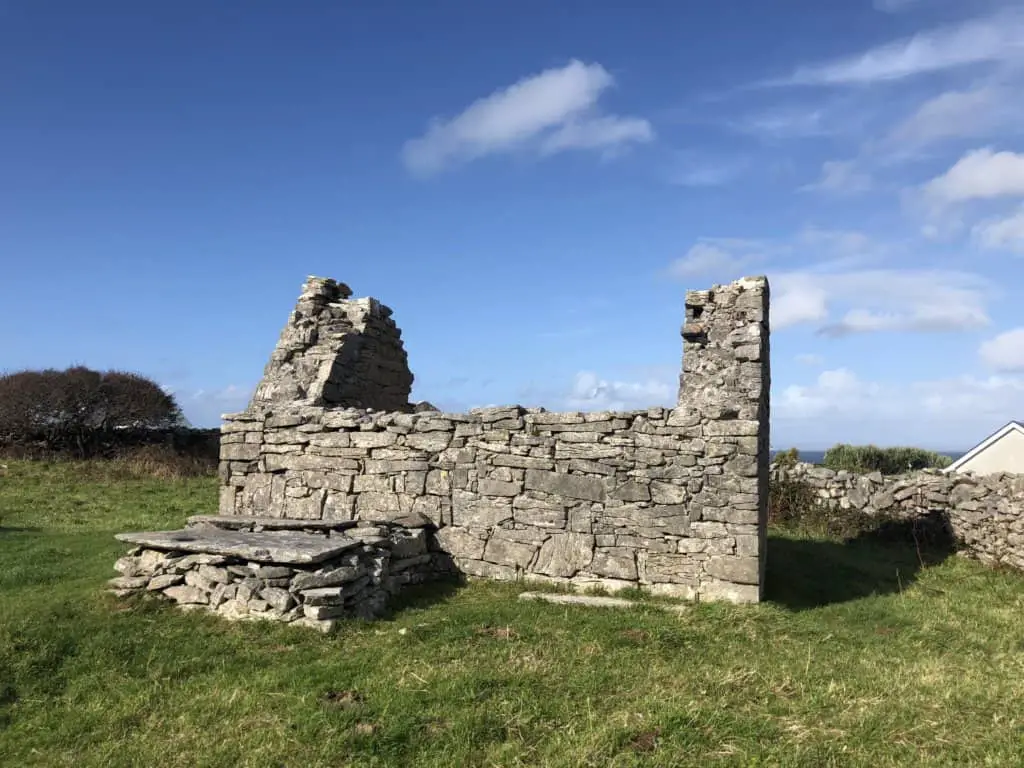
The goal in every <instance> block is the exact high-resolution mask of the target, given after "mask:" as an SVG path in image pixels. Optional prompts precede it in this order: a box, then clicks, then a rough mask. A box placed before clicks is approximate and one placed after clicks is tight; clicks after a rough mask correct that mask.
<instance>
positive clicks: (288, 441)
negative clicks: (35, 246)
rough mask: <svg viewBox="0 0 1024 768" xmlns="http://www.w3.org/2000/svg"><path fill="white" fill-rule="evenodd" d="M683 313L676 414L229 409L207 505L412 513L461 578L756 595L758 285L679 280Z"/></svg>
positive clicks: (759, 575) (318, 516) (761, 284)
mask: <svg viewBox="0 0 1024 768" xmlns="http://www.w3.org/2000/svg"><path fill="white" fill-rule="evenodd" d="M686 307H687V310H686V311H687V316H686V324H685V325H684V327H683V338H684V374H683V377H682V381H681V386H680V398H679V405H678V406H677V407H675V408H651V409H648V410H644V411H633V412H628V413H612V412H602V413H550V412H547V411H545V410H543V409H527V408H522V407H520V406H510V407H503V408H488V409H478V410H474V411H471V412H469V413H467V414H449V413H440V412H436V411H432V412H430V411H428V412H421V413H409V412H402V409H391V410H388V411H384V412H382V411H376V410H370V409H368V408H367V406H366V404H365V403H360V404H359V405H360V406H361V407H354V408H340V407H328V406H325V405H324V404H323V403H322V402H316V401H315V400H310V399H307V400H305V401H302V400H299V401H290V402H280V403H277V402H273V403H267V402H265V403H263V405H262V407H253V408H250V409H248V410H247V411H245V412H243V413H239V414H231V415H228V416H226V417H225V421H224V424H223V428H222V445H221V479H222V486H221V500H220V514H221V515H256V516H271V517H281V518H302V519H310V520H349V519H354V520H360V521H363V522H369V523H386V522H388V521H393V520H398V519H404V518H406V517H408V516H410V515H411V516H414V517H422V518H425V519H427V520H428V521H429V522H430V531H431V543H430V546H431V548H432V550H434V551H439V552H443V553H447V554H448V555H450V557H451V559H452V561H453V562H454V564H455V566H456V567H457V568H458V569H459V570H460V571H462V572H463V573H465V574H469V575H472V576H482V577H490V578H498V579H516V578H525V579H533V580H546V581H553V582H558V583H564V584H571V585H574V586H582V585H600V586H603V587H606V588H609V589H618V588H623V587H635V586H641V587H644V588H646V589H649V590H650V591H652V592H655V593H660V594H667V595H673V596H680V597H686V598H697V599H704V600H715V599H725V600H731V601H735V602H755V601H757V600H759V599H760V598H761V596H762V589H763V584H764V577H763V576H764V561H765V526H766V521H767V482H768V458H767V457H768V451H767V446H768V391H769V385H770V378H769V363H768V361H769V356H768V284H767V281H766V280H765V279H764V278H749V279H745V280H741V281H737V282H735V283H732V284H730V285H726V286H715V287H714V288H713V289H712V290H710V291H691V292H690V293H688V294H687V297H686ZM275 354H276V353H275ZM268 370H269V366H268ZM299 389H301V387H299Z"/></svg>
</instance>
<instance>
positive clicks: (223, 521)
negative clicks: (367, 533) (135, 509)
mask: <svg viewBox="0 0 1024 768" xmlns="http://www.w3.org/2000/svg"><path fill="white" fill-rule="evenodd" d="M188 524H189V525H203V524H206V525H212V526H214V527H216V528H224V529H226V530H232V531H237V530H238V529H239V528H263V529H264V530H267V531H301V530H307V531H343V530H346V529H348V528H354V527H356V526H357V525H359V521H358V520H298V519H295V518H285V517H254V516H251V515H192V516H191V517H190V518H189V519H188Z"/></svg>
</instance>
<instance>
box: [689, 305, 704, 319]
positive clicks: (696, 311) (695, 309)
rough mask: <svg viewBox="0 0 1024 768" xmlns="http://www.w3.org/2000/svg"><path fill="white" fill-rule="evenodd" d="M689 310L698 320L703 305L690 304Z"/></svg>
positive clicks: (702, 310)
mask: <svg viewBox="0 0 1024 768" xmlns="http://www.w3.org/2000/svg"><path fill="white" fill-rule="evenodd" d="M690 311H691V312H692V313H693V319H694V320H700V318H701V316H702V315H703V314H704V307H693V306H691V307H690Z"/></svg>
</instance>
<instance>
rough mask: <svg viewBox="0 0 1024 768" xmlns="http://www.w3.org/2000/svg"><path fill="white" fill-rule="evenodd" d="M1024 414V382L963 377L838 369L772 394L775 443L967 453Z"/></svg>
mask: <svg viewBox="0 0 1024 768" xmlns="http://www.w3.org/2000/svg"><path fill="white" fill-rule="evenodd" d="M1022 412H1024V378H1021V377H1014V376H990V377H977V376H969V375H968V376H957V377H952V378H946V379H937V380H928V381H910V382H905V383H900V384H894V383H889V382H887V383H882V382H873V381H866V380H864V379H861V378H860V377H858V376H857V375H856V374H855V373H854V372H852V371H850V370H848V369H845V368H840V369H836V370H830V371H823V372H822V373H821V374H819V376H818V377H817V378H816V379H815V380H814V381H813V382H812V383H810V384H800V385H796V384H794V385H789V386H785V387H781V388H779V389H778V391H776V392H773V399H772V433H773V441H774V442H775V443H776V445H779V446H782V445H793V444H795V445H798V446H804V447H808V448H810V447H812V446H821V447H825V446H829V445H834V444H835V443H838V442H852V443H869V442H870V443H875V444H877V445H918V446H920V447H925V448H933V449H939V450H957V449H959V450H965V449H967V448H969V447H970V446H972V445H974V444H975V443H977V442H979V441H980V440H981V439H983V438H984V437H985V436H986V435H988V434H990V433H991V432H992V431H993V430H995V429H998V428H999V427H1001V426H1002V425H1003V424H1005V423H1006V422H1007V421H1009V420H1010V419H1013V418H1019V414H1020V413H1022Z"/></svg>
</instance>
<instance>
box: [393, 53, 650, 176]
mask: <svg viewBox="0 0 1024 768" xmlns="http://www.w3.org/2000/svg"><path fill="white" fill-rule="evenodd" d="M613 85H614V78H613V77H612V76H611V74H609V73H608V71H607V70H605V68H604V67H602V66H601V65H600V64H596V63H594V64H585V63H583V62H581V61H577V60H573V61H571V62H569V63H568V64H566V65H565V66H564V67H560V68H553V69H547V70H545V71H543V72H541V73H539V74H536V75H533V76H531V77H527V78H524V79H522V80H520V81H519V82H517V83H515V84H513V85H510V86H508V87H506V88H502V89H500V90H497V91H495V92H494V93H492V94H490V95H489V96H486V97H484V98H481V99H478V100H477V101H475V102H473V103H472V104H470V105H469V106H468V107H466V109H464V110H463V111H462V112H461V113H459V114H458V115H456V116H455V117H452V118H447V119H444V118H435V119H434V120H433V121H431V123H430V126H429V128H428V129H427V131H426V133H425V134H424V135H423V136H421V137H419V138H417V139H412V140H410V141H408V142H406V144H405V146H404V147H403V150H402V156H403V159H404V161H405V164H406V166H407V167H408V169H409V170H410V171H412V172H413V173H416V174H420V175H429V174H432V173H436V172H438V171H441V170H443V169H444V168H446V167H449V166H451V165H453V164H457V163H461V162H468V161H470V160H474V159H476V158H480V157H483V156H485V155H489V154H495V153H501V152H511V151H514V150H518V149H523V148H525V147H532V148H533V149H534V150H535V151H537V152H538V153H540V154H544V155H551V154H554V153H556V152H562V151H565V150H569V149H584V150H595V149H599V150H602V151H609V150H614V149H616V148H621V147H623V146H625V145H627V144H630V143H635V142H647V141H651V140H652V139H653V137H654V129H653V128H652V127H651V125H650V123H649V122H648V121H647V120H645V119H643V118H639V117H620V116H617V115H608V114H602V113H601V111H600V110H599V108H598V101H599V99H600V97H601V95H602V94H603V93H605V92H606V91H607V90H608V89H609V88H611V87H612V86H613Z"/></svg>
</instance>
